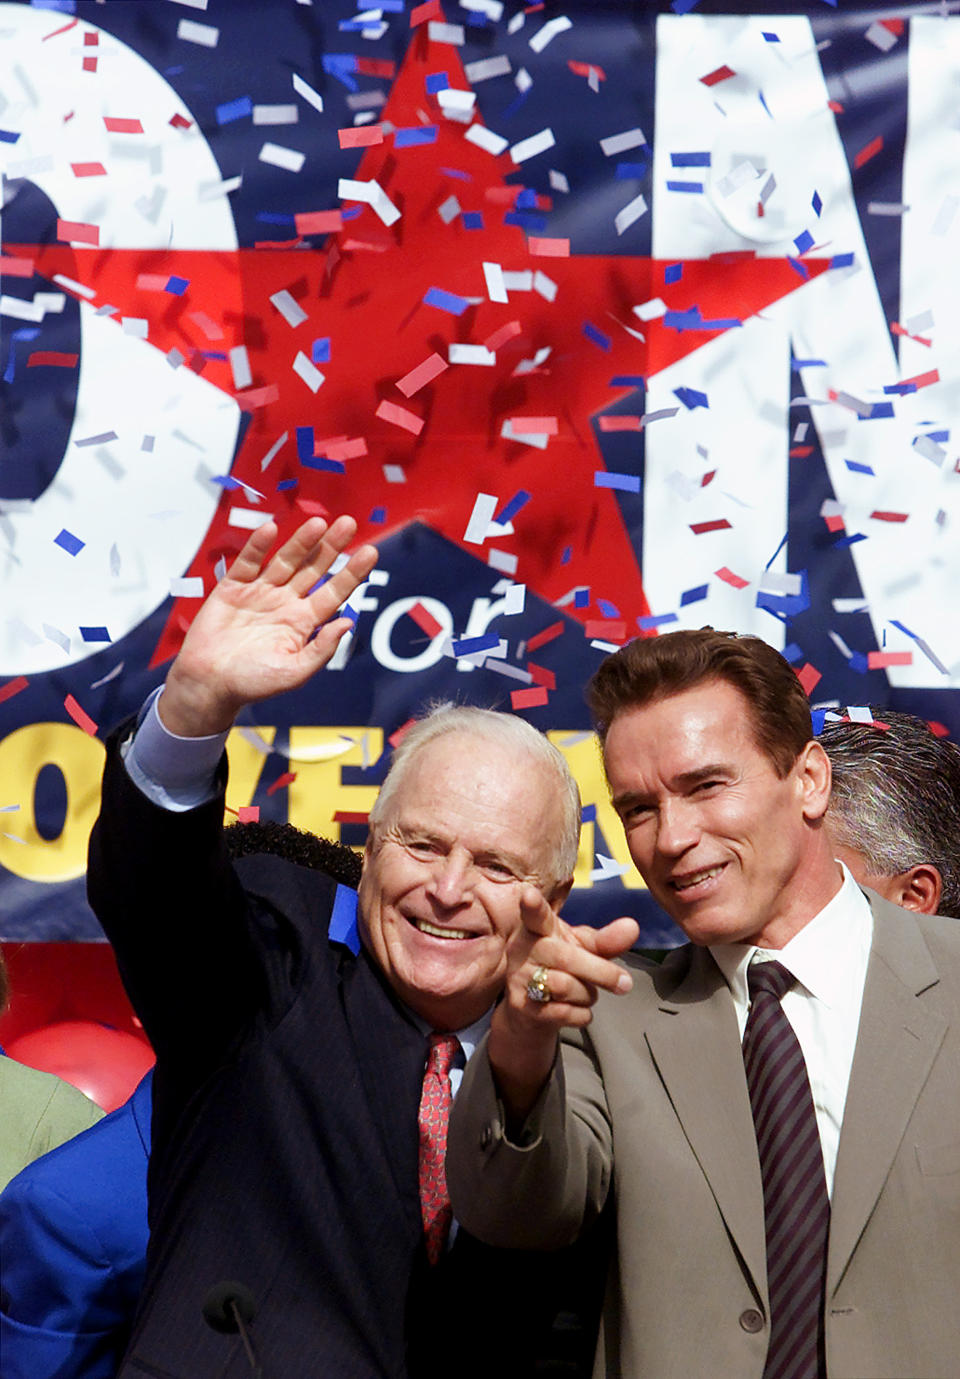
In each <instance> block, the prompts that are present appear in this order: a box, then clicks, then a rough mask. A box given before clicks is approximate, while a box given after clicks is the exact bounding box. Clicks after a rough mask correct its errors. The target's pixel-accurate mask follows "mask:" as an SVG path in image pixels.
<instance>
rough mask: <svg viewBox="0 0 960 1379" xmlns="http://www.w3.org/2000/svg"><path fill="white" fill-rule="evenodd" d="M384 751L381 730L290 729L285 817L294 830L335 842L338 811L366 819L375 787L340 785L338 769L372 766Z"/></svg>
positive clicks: (375, 795)
mask: <svg viewBox="0 0 960 1379" xmlns="http://www.w3.org/2000/svg"><path fill="white" fill-rule="evenodd" d="M382 752H383V729H382V728H329V727H304V728H291V729H290V770H291V771H295V772H296V775H297V778H296V780H295V781H291V783H290V785H289V787H288V790H289V810H288V814H287V817H288V819H289V821H290V823H292V824H295V825H296V827H297V828H304V829H306V830H307V831H308V832H310V833H316V834H319V836H320V837H321V838H332V839H333V840H334V841H335V842H339V840H340V825H339V824H335V823H334V822H333V816H334V814H336V813H337V811H338V810H344V811H346V812H349V813H351V814H366V813H369V811H370V810H371V809H372V808H373V802H374V800H375V799H376V798H377V790H378V789H379V787H378V786H376V785H344V784H343V782H342V780H341V775H340V768H341V767H342V766H363V765H364V764H366V765H372V764H373V763H374V762H375V761H378V760H379V759H380V755H381V753H382Z"/></svg>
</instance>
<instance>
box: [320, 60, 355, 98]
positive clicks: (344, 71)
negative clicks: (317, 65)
mask: <svg viewBox="0 0 960 1379" xmlns="http://www.w3.org/2000/svg"><path fill="white" fill-rule="evenodd" d="M322 64H323V70H324V71H325V72H326V73H327V75H328V76H331V77H333V78H334V80H335V81H338V82H339V83H340V85H341V86H345V87H346V88H347V90H348V91H359V90H360V87H359V84H358V83H357V81H356V80H355V78H354V77H353V76H352V75H351V73H353V72H355V71H356V70H357V59H356V57H355V56H354V54H353V53H325V54H324V56H323V58H322Z"/></svg>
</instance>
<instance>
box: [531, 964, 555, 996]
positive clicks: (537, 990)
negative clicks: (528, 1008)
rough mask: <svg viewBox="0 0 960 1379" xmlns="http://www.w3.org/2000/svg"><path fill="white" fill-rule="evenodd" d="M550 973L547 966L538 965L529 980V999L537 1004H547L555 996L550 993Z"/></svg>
mask: <svg viewBox="0 0 960 1379" xmlns="http://www.w3.org/2000/svg"><path fill="white" fill-rule="evenodd" d="M549 976H550V973H549V972H548V971H547V969H546V968H545V967H538V968H536V969H535V970H534V973H533V976H532V977H531V978H530V980H529V981H528V982H527V999H528V1000H531V1001H534V1002H535V1003H536V1004H537V1005H546V1004H547V1002H548V1001H550V1000H552V999H553V997H552V995H551V993H550V985H549V982H548V980H547V979H548V977H549Z"/></svg>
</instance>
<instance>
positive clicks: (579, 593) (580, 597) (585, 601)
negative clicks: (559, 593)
mask: <svg viewBox="0 0 960 1379" xmlns="http://www.w3.org/2000/svg"><path fill="white" fill-rule="evenodd" d="M573 606H574V608H588V607H589V606H590V590H589V589H576V590H575V591H574V595H573Z"/></svg>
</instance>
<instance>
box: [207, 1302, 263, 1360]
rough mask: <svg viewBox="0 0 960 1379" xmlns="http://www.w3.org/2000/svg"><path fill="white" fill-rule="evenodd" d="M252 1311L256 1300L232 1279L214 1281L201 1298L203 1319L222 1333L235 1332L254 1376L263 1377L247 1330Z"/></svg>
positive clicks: (253, 1311) (251, 1318)
mask: <svg viewBox="0 0 960 1379" xmlns="http://www.w3.org/2000/svg"><path fill="white" fill-rule="evenodd" d="M256 1311H257V1304H256V1302H255V1301H254V1296H253V1294H252V1293H251V1291H250V1289H249V1288H248V1287H247V1285H246V1284H245V1283H236V1282H234V1281H232V1280H224V1281H223V1282H222V1283H215V1284H214V1285H213V1287H212V1288H211V1289H210V1291H209V1293H208V1294H207V1296H206V1297H205V1298H204V1300H203V1319H204V1321H205V1322H206V1323H207V1325H208V1326H209V1327H212V1328H213V1330H214V1331H219V1332H220V1334H221V1335H224V1336H235V1335H236V1334H237V1332H239V1333H240V1339H241V1341H242V1342H243V1348H244V1350H245V1351H246V1353H247V1359H248V1361H249V1362H250V1371H251V1373H252V1374H254V1375H255V1376H256V1379H263V1370H262V1369H261V1368H260V1364H259V1362H258V1360H257V1357H256V1354H255V1352H254V1349H253V1343H252V1342H251V1340H250V1336H249V1333H248V1331H247V1327H248V1326H249V1325H250V1323H251V1322H252V1321H253V1319H254V1316H255V1315H256Z"/></svg>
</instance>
